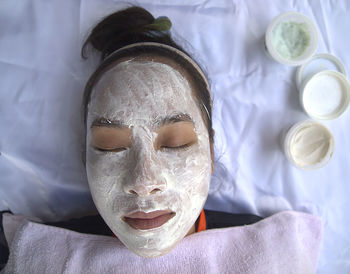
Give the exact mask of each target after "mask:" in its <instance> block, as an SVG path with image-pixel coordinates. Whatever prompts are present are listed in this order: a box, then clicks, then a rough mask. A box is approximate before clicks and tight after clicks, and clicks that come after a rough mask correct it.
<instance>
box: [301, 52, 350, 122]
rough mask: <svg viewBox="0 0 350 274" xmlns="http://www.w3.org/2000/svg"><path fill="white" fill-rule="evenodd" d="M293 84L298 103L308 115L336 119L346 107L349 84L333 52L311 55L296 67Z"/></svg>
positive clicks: (347, 104)
mask: <svg viewBox="0 0 350 274" xmlns="http://www.w3.org/2000/svg"><path fill="white" fill-rule="evenodd" d="M296 84H297V87H298V89H299V99H300V104H301V105H302V107H303V109H304V111H305V112H306V113H307V114H308V115H309V116H310V117H311V118H314V119H317V120H331V119H335V118H338V117H339V116H340V115H341V114H343V113H344V112H345V110H346V109H347V107H348V106H349V102H350V84H349V81H348V80H347V78H346V70H345V67H344V65H343V64H342V62H341V61H340V60H339V59H338V58H337V57H335V56H333V55H330V54H326V53H323V54H317V55H314V56H313V57H312V58H311V59H310V60H309V61H308V62H306V63H305V64H303V65H302V66H300V67H299V68H298V69H297V73H296Z"/></svg>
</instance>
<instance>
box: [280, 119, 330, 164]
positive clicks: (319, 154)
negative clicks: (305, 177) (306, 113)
mask: <svg viewBox="0 0 350 274" xmlns="http://www.w3.org/2000/svg"><path fill="white" fill-rule="evenodd" d="M284 149H285V153H286V155H287V158H288V159H289V160H290V161H291V162H292V163H293V164H294V165H296V166H297V167H299V168H302V169H316V168H320V167H323V166H324V165H325V164H326V163H328V161H329V160H330V159H331V158H332V155H333V153H334V138H333V135H332V133H331V132H330V131H329V130H328V129H327V128H326V127H325V126H324V125H322V124H320V123H317V122H314V121H303V122H300V123H297V124H296V125H294V126H293V127H291V128H290V130H289V131H288V133H287V135H286V138H285V142H284Z"/></svg>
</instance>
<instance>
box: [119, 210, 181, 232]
mask: <svg viewBox="0 0 350 274" xmlns="http://www.w3.org/2000/svg"><path fill="white" fill-rule="evenodd" d="M175 215H176V213H175V212H172V211H169V210H157V211H153V212H150V213H145V212H142V211H138V212H135V213H133V214H129V215H126V216H124V217H123V218H122V219H123V221H125V222H126V223H127V224H128V225H130V226H131V227H132V228H135V229H141V230H146V229H152V228H156V227H160V226H162V225H163V224H165V223H166V222H167V221H169V220H170V219H171V218H173V217H174V216H175Z"/></svg>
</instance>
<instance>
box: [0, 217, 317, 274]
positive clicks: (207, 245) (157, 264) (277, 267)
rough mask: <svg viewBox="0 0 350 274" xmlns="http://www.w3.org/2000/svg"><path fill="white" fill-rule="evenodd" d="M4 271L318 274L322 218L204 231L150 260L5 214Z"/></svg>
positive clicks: (109, 241) (113, 243)
mask: <svg viewBox="0 0 350 274" xmlns="http://www.w3.org/2000/svg"><path fill="white" fill-rule="evenodd" d="M3 223H4V229H5V235H6V238H7V241H8V242H9V246H10V258H9V261H8V263H7V265H6V268H5V273H133V274H135V273H303V274H305V273H315V272H316V268H317V260H318V255H319V251H320V247H321V242H322V222H321V220H320V219H319V218H318V217H315V216H312V215H309V214H305V213H300V212H294V211H285V212H281V213H278V214H275V215H273V216H271V217H268V218H266V219H264V220H262V221H260V222H258V223H255V224H253V225H247V226H241V227H230V228H220V229H211V230H206V231H202V232H199V233H195V234H192V235H190V236H188V237H185V238H184V239H183V240H182V241H181V242H180V243H179V244H178V245H177V246H176V247H175V249H173V250H172V251H171V252H170V253H168V254H167V255H164V256H162V257H158V258H152V259H146V258H142V257H139V256H137V255H135V254H134V253H132V252H131V251H129V250H128V249H127V248H126V247H125V246H124V245H123V244H122V243H121V242H120V241H119V240H118V239H116V238H113V237H108V236H99V235H88V234H81V233H77V232H73V231H70V230H66V229H62V228H56V227H52V226H47V225H43V224H38V223H34V222H30V221H28V220H25V219H22V220H21V219H19V218H18V217H16V216H12V215H9V214H7V215H5V216H4V220H3Z"/></svg>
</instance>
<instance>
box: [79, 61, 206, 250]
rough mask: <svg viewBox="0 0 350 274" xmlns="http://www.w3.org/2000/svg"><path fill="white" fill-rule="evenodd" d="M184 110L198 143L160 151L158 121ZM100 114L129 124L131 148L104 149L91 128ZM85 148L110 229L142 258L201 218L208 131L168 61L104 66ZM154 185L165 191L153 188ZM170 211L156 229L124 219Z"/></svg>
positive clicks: (168, 247)
mask: <svg viewBox="0 0 350 274" xmlns="http://www.w3.org/2000/svg"><path fill="white" fill-rule="evenodd" d="M179 113H186V114H188V115H189V116H190V117H191V118H192V120H193V122H194V127H195V132H196V134H197V137H198V142H197V143H196V144H194V145H192V146H190V147H188V148H186V149H184V150H176V151H173V150H165V151H163V150H156V149H155V148H154V143H155V140H156V137H157V132H156V129H157V126H156V125H154V122H155V121H157V120H158V119H160V118H161V117H166V116H169V115H173V114H179ZM101 117H103V118H107V119H110V120H121V121H123V122H124V123H125V124H127V125H129V127H130V128H131V129H132V145H131V147H130V148H128V149H127V150H124V151H121V152H101V151H98V150H96V149H94V148H93V147H92V146H91V144H92V134H91V133H92V132H91V129H90V127H91V125H92V123H93V121H94V120H95V119H99V118H101ZM86 149H87V150H86V151H87V154H86V160H87V161H86V170H87V176H88V181H89V186H90V190H91V193H92V197H93V200H94V202H95V205H96V207H97V209H98V211H99V213H100V214H101V216H102V217H103V219H104V220H105V222H106V223H107V225H108V226H109V227H110V229H111V230H112V231H113V233H114V234H115V235H116V236H117V237H118V238H119V239H120V240H121V241H122V242H123V243H124V245H125V246H126V247H127V248H129V249H130V250H131V251H133V252H134V253H136V254H137V255H139V256H142V257H157V256H161V255H165V254H166V253H168V252H169V251H170V250H172V249H173V248H174V247H175V246H176V244H177V243H178V242H179V241H180V240H181V239H183V238H184V237H185V236H186V234H187V233H188V232H189V230H190V228H191V227H192V226H193V224H194V223H195V221H196V219H197V217H198V216H199V214H200V212H201V210H202V208H203V206H204V203H205V201H206V199H207V196H208V191H209V183H210V175H211V157H210V145H209V137H208V130H207V128H206V126H205V124H204V121H203V118H202V115H201V112H200V110H199V107H198V105H197V104H196V102H195V100H194V97H193V95H192V90H191V87H190V85H189V83H188V81H187V80H186V78H184V77H183V76H182V75H181V74H180V73H179V72H178V71H177V70H175V69H174V68H172V67H171V66H169V65H166V64H163V63H158V62H151V61H132V60H130V61H125V62H121V63H119V64H117V65H116V66H114V67H113V68H112V69H110V70H109V71H107V72H105V73H104V75H103V76H102V77H101V79H100V80H99V81H98V83H97V84H96V85H95V87H94V89H93V92H92V97H91V101H90V103H89V109H88V117H87V148H86ZM155 188H159V189H161V190H162V191H161V192H160V191H158V192H156V193H151V191H152V190H153V189H155ZM130 190H134V191H135V192H136V193H137V194H131V193H130V192H129V191H130ZM168 209H170V210H171V211H173V212H175V213H176V215H175V216H174V217H173V218H171V219H170V220H169V221H167V222H166V223H165V224H163V225H162V226H160V227H157V228H153V229H148V230H138V229H134V228H132V227H131V226H129V225H128V224H127V223H126V222H124V221H123V220H122V217H123V216H124V215H127V214H128V213H131V212H134V211H144V212H146V213H148V212H152V211H155V210H168Z"/></svg>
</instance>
